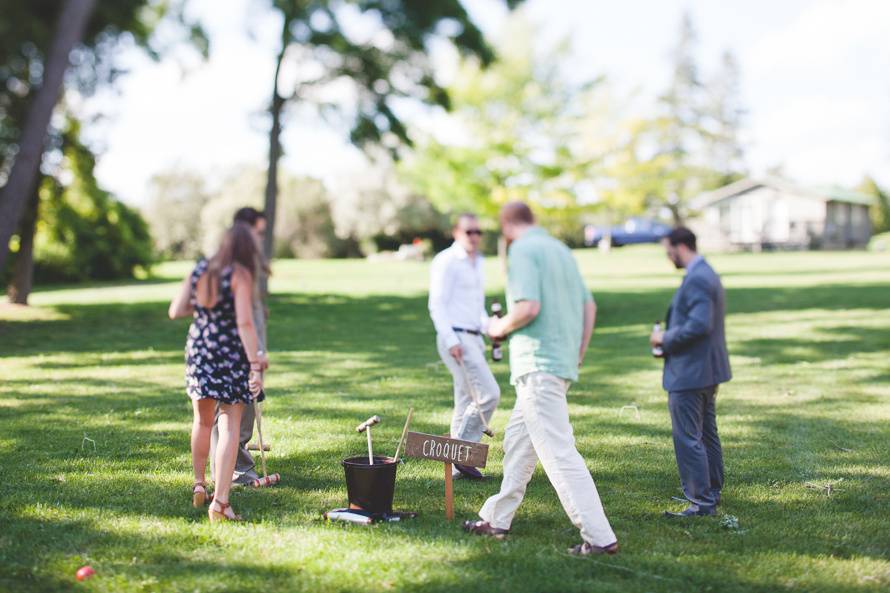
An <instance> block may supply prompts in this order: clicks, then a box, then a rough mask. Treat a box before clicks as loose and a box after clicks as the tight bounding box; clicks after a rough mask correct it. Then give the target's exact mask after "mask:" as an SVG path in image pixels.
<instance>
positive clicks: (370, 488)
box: [342, 455, 398, 513]
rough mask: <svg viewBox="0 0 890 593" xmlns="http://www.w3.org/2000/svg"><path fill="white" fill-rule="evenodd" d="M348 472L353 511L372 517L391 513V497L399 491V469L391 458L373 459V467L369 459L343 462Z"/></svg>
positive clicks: (353, 459) (377, 457) (353, 458)
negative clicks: (397, 486) (397, 480)
mask: <svg viewBox="0 0 890 593" xmlns="http://www.w3.org/2000/svg"><path fill="white" fill-rule="evenodd" d="M342 464H343V469H344V470H345V471H346V494H347V496H348V497H349V506H350V507H351V508H356V507H358V508H360V509H362V510H365V511H368V512H370V513H391V512H392V497H393V494H395V490H396V466H397V465H398V463H396V461H395V460H394V459H393V458H392V457H383V456H382V455H375V456H374V465H369V464H368V456H367V455H358V456H356V457H348V458H346V459H344V460H343V462H342Z"/></svg>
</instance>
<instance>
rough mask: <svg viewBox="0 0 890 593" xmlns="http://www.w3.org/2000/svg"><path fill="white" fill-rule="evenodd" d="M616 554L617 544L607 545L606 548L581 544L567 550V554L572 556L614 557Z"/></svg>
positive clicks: (585, 543)
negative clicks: (603, 555)
mask: <svg viewBox="0 0 890 593" xmlns="http://www.w3.org/2000/svg"><path fill="white" fill-rule="evenodd" d="M617 553H618V542H614V543H611V544H609V545H608V546H603V547H600V546H594V545H593V544H590V543H587V542H582V543H580V544H578V545H577V546H572V547H571V548H569V554H571V555H572V556H599V555H602V554H605V555H607V556H614V555H615V554H617Z"/></svg>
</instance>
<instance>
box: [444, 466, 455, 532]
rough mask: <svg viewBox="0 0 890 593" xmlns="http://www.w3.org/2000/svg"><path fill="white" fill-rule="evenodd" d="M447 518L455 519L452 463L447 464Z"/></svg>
mask: <svg viewBox="0 0 890 593" xmlns="http://www.w3.org/2000/svg"><path fill="white" fill-rule="evenodd" d="M445 518H446V519H448V520H449V521H451V520H453V519H454V489H453V488H452V482H451V464H450V463H446V464H445Z"/></svg>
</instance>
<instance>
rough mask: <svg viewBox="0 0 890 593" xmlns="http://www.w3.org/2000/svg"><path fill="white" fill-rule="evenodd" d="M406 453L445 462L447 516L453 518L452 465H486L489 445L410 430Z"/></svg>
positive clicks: (419, 457)
mask: <svg viewBox="0 0 890 593" xmlns="http://www.w3.org/2000/svg"><path fill="white" fill-rule="evenodd" d="M405 455H406V456H407V457H416V458H418V459H432V460H434V461H442V462H444V463H445V517H446V518H447V519H448V520H451V519H453V518H454V490H453V487H452V482H451V465H452V464H454V463H457V464H459V465H466V466H469V467H485V464H486V462H487V461H488V445H484V444H482V443H474V442H473V441H461V440H459V439H452V438H449V437H439V436H436V435H432V434H424V433H422V432H409V433H408V438H407V441H406V442H405Z"/></svg>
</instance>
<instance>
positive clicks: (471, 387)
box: [457, 360, 494, 438]
mask: <svg viewBox="0 0 890 593" xmlns="http://www.w3.org/2000/svg"><path fill="white" fill-rule="evenodd" d="M457 364H458V366H460V370H461V372H462V373H463V376H464V383H466V384H467V390H468V391H469V392H470V397H471V398H472V399H473V405H474V406H476V411H477V412H478V413H479V420H481V421H482V432H483V434H486V435H488V436H490V437H492V438H494V432H493V431H492V430H491V428H489V426H488V422H487V421H486V420H485V415H484V414H483V413H482V408H480V407H479V394H478V393H477V392H476V386H475V385H473V382H472V381H470V374H469V373H467V367H465V366H464V361H462V360H458V361H457Z"/></svg>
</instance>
